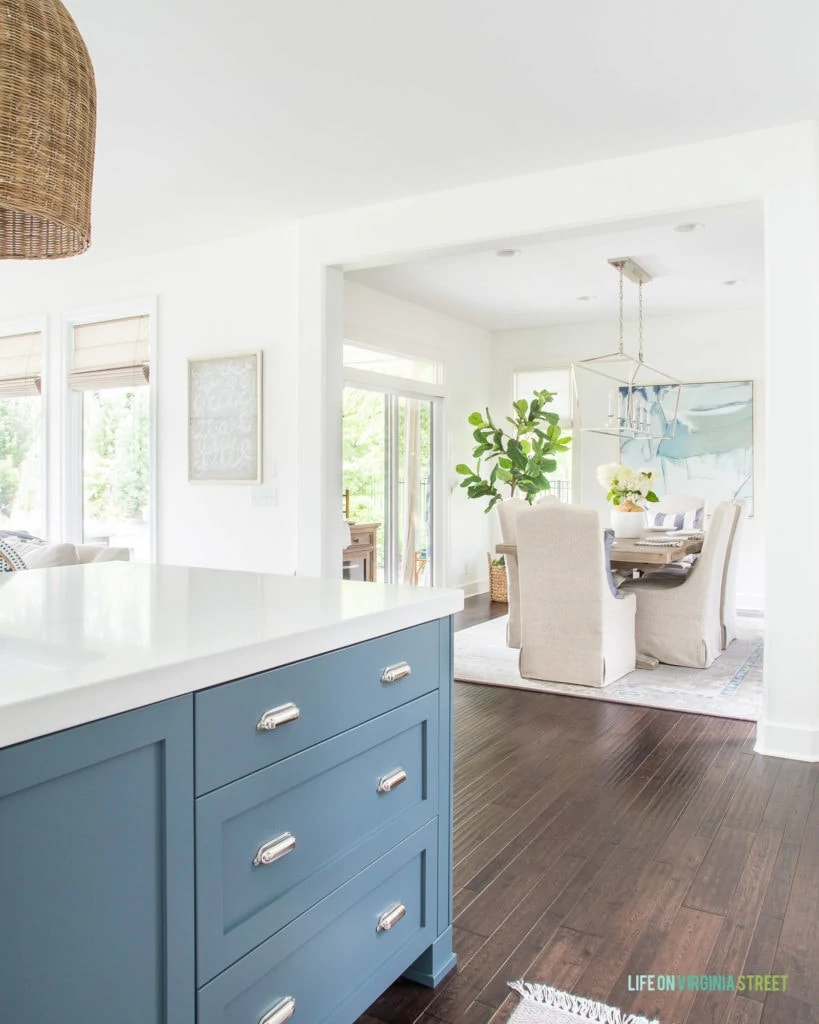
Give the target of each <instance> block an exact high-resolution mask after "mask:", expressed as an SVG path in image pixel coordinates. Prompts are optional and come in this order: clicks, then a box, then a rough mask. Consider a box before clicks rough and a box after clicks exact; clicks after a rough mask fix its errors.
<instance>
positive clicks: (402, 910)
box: [375, 903, 407, 932]
mask: <svg viewBox="0 0 819 1024" xmlns="http://www.w3.org/2000/svg"><path fill="white" fill-rule="evenodd" d="M406 912H407V908H406V907H405V906H404V904H403V903H396V904H395V905H394V906H392V907H390V909H389V910H385V911H384V913H383V914H382V915H381V917H379V919H378V927H377V928H376V929H375V930H376V931H377V932H388V931H389V930H390V928H393V927H395V925H397V924H398V922H399V921H400V920H401V918H402V917H403V916H404V915H405V914H406Z"/></svg>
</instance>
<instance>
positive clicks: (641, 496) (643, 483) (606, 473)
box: [597, 462, 660, 510]
mask: <svg viewBox="0 0 819 1024" xmlns="http://www.w3.org/2000/svg"><path fill="white" fill-rule="evenodd" d="M653 475H654V474H653V473H652V472H651V470H650V469H630V468H629V467H628V466H621V465H619V464H618V463H616V462H610V463H608V464H607V465H605V466H598V467H597V480H598V482H599V483H600V484H601V485H602V486H603V487H605V489H606V492H607V493H606V501H610V502H612V503H613V504H614V505H631V506H633V507H634V508H635V509H636V510H640V506H639V505H638V504H637V503H638V502H640V501H659V500H660V499H659V498H658V497H657V495H656V494H655V493H654V491H653V490H652V489H651V478H652V476H653Z"/></svg>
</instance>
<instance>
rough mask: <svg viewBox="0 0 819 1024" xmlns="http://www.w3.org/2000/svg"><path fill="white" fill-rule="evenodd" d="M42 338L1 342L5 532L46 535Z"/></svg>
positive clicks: (0, 464)
mask: <svg viewBox="0 0 819 1024" xmlns="http://www.w3.org/2000/svg"><path fill="white" fill-rule="evenodd" d="M41 374H42V335H41V334H40V332H39V331H35V332H31V333H27V334H14V335H8V336H6V337H3V338H0V530H28V532H29V533H33V534H34V535H35V536H37V537H42V536H43V534H44V533H45V502H44V500H43V470H42V466H43V431H42V399H41V398H40V390H41V379H42V378H41Z"/></svg>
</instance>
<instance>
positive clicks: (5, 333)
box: [0, 314, 54, 537]
mask: <svg viewBox="0 0 819 1024" xmlns="http://www.w3.org/2000/svg"><path fill="white" fill-rule="evenodd" d="M34 333H38V334H39V335H40V344H41V346H42V347H41V351H40V356H41V364H40V365H41V369H40V380H41V381H42V391H41V394H40V402H41V405H40V456H41V459H40V497H41V501H42V509H41V511H42V517H43V531H44V533H45V536H46V537H48V536H50V532H49V531H50V530H51V527H52V523H51V501H50V498H51V495H50V493H49V480H50V474H49V467H50V462H49V460H50V457H51V445H50V444H49V436H50V434H49V424H50V422H51V409H52V407H53V404H54V403H53V400H52V398H51V387H50V385H51V374H50V373H49V365H48V316H47V315H46V314H42V315H41V316H35V317H26V318H25V319H22V320H6V321H5V322H4V323H3V324H0V340H2V339H3V338H8V337H11V336H12V335H14V334H34Z"/></svg>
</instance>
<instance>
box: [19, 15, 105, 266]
mask: <svg viewBox="0 0 819 1024" xmlns="http://www.w3.org/2000/svg"><path fill="white" fill-rule="evenodd" d="M96 112H97V94H96V87H95V83H94V69H93V67H92V65H91V58H90V57H89V55H88V50H87V49H86V46H85V43H84V42H83V40H82V37H81V36H80V33H79V30H78V29H77V26H76V25H75V24H74V20H73V19H72V17H71V15H70V14H69V13H68V11H67V10H66V9H65V7H64V6H63V5H62V4H61V3H60V0H0V259H10V260H43V259H45V260H48V259H60V258H62V257H66V256H76V255H77V254H78V253H81V252H85V250H86V249H87V248H88V246H89V244H90V242H91V184H92V179H93V173H94V139H95V134H96Z"/></svg>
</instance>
